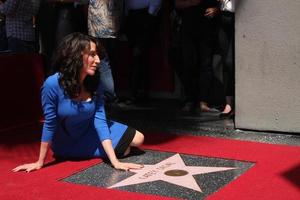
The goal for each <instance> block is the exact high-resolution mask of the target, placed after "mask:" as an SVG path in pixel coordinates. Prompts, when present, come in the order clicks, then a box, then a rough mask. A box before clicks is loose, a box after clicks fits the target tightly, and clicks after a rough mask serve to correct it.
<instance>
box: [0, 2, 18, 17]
mask: <svg viewBox="0 0 300 200" xmlns="http://www.w3.org/2000/svg"><path fill="white" fill-rule="evenodd" d="M20 2H21V0H7V1H5V3H3V4H0V13H3V14H5V15H9V14H12V13H14V12H15V11H16V10H17V8H18V6H19V4H20Z"/></svg>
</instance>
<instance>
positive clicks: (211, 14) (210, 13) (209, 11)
mask: <svg viewBox="0 0 300 200" xmlns="http://www.w3.org/2000/svg"><path fill="white" fill-rule="evenodd" d="M219 11H220V10H219V8H218V7H212V8H207V9H206V11H205V14H204V16H205V17H209V18H213V17H214V16H216V15H217V14H218V13H219Z"/></svg>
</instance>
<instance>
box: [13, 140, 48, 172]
mask: <svg viewBox="0 0 300 200" xmlns="http://www.w3.org/2000/svg"><path fill="white" fill-rule="evenodd" d="M48 149H49V143H48V142H41V146H40V155H39V159H38V160H37V161H36V162H34V163H27V164H23V165H19V166H18V167H16V168H14V169H13V171H14V172H18V171H26V172H31V171H34V170H38V169H41V168H42V167H43V166H44V163H45V159H46V157H47V152H48Z"/></svg>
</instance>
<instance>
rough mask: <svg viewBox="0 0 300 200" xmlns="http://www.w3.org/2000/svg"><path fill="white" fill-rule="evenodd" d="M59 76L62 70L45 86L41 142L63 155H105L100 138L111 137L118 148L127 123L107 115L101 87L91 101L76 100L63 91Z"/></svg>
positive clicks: (43, 87) (57, 154) (82, 156)
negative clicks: (114, 119) (110, 118)
mask: <svg viewBox="0 0 300 200" xmlns="http://www.w3.org/2000/svg"><path fill="white" fill-rule="evenodd" d="M58 78H59V73H56V74H54V75H52V76H49V77H48V78H47V80H46V81H45V82H44V85H43V86H42V91H41V94H42V97H41V98H42V107H43V110H44V117H45V123H44V126H43V131H42V139H41V140H42V142H50V143H51V148H52V150H53V152H54V154H55V155H56V156H60V157H71V158H90V157H105V156H106V153H105V152H104V149H103V147H102V145H101V141H103V140H106V139H111V141H112V144H113V147H114V148H115V147H116V146H117V144H118V142H119V141H120V139H121V137H122V136H123V134H124V132H125V131H126V129H127V126H126V125H124V124H121V123H118V122H114V121H109V120H107V119H106V115H105V110H104V101H103V98H102V97H103V92H102V90H101V89H100V88H101V87H99V89H98V91H97V95H96V96H93V97H92V99H91V101H75V100H72V99H70V98H69V97H68V96H67V95H65V94H64V90H63V89H62V88H61V86H60V85H59V82H58Z"/></svg>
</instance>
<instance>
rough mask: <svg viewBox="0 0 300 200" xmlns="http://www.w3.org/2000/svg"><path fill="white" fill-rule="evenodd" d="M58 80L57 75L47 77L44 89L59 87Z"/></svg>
mask: <svg viewBox="0 0 300 200" xmlns="http://www.w3.org/2000/svg"><path fill="white" fill-rule="evenodd" d="M58 78H59V74H58V73H55V74H53V75H51V76H48V78H47V79H46V80H45V82H44V87H59V82H58Z"/></svg>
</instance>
